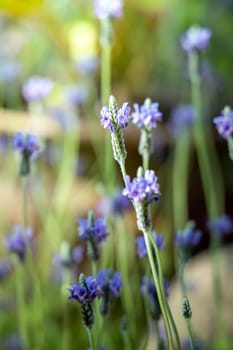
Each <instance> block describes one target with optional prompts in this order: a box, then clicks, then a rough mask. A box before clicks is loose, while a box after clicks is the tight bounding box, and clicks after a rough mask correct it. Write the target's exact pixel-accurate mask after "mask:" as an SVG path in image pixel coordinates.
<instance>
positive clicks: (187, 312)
mask: <svg viewBox="0 0 233 350" xmlns="http://www.w3.org/2000/svg"><path fill="white" fill-rule="evenodd" d="M182 313H183V316H184V318H186V319H189V318H191V317H192V309H191V306H190V304H189V300H188V298H187V297H186V296H185V297H184V299H183V305H182Z"/></svg>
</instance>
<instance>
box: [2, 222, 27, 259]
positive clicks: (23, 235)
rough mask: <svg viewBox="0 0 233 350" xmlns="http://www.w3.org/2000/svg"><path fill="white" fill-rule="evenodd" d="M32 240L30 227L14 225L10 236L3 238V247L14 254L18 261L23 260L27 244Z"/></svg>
mask: <svg viewBox="0 0 233 350" xmlns="http://www.w3.org/2000/svg"><path fill="white" fill-rule="evenodd" d="M31 238H32V229H31V228H30V227H27V228H23V227H22V226H20V225H16V226H15V227H14V229H13V233H12V235H11V236H7V237H6V238H5V245H6V247H7V249H8V250H9V251H10V252H12V253H15V254H16V255H17V256H18V257H19V259H20V261H23V260H24V259H25V255H26V248H27V244H29V242H30V240H31Z"/></svg>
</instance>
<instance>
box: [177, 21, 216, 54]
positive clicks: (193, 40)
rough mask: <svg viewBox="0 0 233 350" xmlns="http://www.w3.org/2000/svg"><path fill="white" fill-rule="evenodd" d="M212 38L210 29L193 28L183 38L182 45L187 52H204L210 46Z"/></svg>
mask: <svg viewBox="0 0 233 350" xmlns="http://www.w3.org/2000/svg"><path fill="white" fill-rule="evenodd" d="M210 38H211V30H210V29H208V28H205V27H198V26H193V27H191V28H190V29H189V30H188V31H187V32H186V33H185V34H184V36H182V38H181V45H182V47H183V49H184V50H185V51H187V52H192V51H204V50H205V49H206V48H207V46H208V44H209V41H210Z"/></svg>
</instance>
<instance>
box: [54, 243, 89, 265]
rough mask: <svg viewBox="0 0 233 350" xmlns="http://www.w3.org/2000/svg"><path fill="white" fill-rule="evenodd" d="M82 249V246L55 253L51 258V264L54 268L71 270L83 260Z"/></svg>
mask: <svg viewBox="0 0 233 350" xmlns="http://www.w3.org/2000/svg"><path fill="white" fill-rule="evenodd" d="M83 254H84V248H83V247H82V246H76V247H74V248H73V249H72V251H71V252H70V250H69V249H68V251H66V252H63V251H62V249H61V252H60V253H55V254H54V256H53V264H54V266H56V267H65V268H71V267H73V266H75V265H76V264H80V263H81V262H82V260H83Z"/></svg>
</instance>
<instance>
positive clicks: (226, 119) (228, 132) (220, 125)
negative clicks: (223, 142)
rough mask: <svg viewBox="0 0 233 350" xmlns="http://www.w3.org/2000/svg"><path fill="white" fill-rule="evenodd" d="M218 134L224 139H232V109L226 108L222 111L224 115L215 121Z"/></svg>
mask: <svg viewBox="0 0 233 350" xmlns="http://www.w3.org/2000/svg"><path fill="white" fill-rule="evenodd" d="M213 123H214V124H215V126H216V128H217V130H218V133H219V135H220V136H222V137H223V138H224V139H227V138H228V137H231V136H232V134H233V110H232V109H231V108H230V107H225V108H224V109H223V110H222V115H220V116H217V117H215V118H214V119H213Z"/></svg>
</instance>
